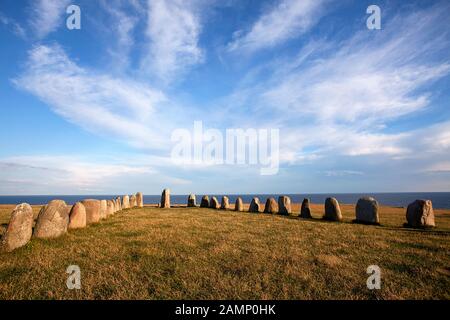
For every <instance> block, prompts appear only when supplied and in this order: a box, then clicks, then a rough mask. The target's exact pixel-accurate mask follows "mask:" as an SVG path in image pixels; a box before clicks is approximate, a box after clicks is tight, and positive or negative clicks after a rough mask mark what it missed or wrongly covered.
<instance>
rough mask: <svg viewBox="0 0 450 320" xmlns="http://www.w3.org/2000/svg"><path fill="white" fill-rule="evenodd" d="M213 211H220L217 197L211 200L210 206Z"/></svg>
mask: <svg viewBox="0 0 450 320" xmlns="http://www.w3.org/2000/svg"><path fill="white" fill-rule="evenodd" d="M209 207H210V208H211V209H220V203H219V200H217V198H216V197H212V198H211V203H210V206H209Z"/></svg>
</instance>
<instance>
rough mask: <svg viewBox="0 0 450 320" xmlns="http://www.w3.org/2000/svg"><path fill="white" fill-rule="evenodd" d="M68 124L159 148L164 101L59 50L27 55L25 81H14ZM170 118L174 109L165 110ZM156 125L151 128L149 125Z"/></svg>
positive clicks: (139, 85)
mask: <svg viewBox="0 0 450 320" xmlns="http://www.w3.org/2000/svg"><path fill="white" fill-rule="evenodd" d="M14 83H15V84H16V85H17V86H18V87H19V88H21V89H23V90H26V91H28V92H30V93H32V94H34V95H35V96H37V97H38V98H40V99H41V100H42V101H44V102H46V103H47V104H48V105H49V106H50V107H51V108H52V110H53V111H54V112H56V113H57V114H59V115H61V116H62V117H64V118H65V119H66V120H68V121H69V122H72V123H75V124H77V125H78V126H80V127H82V128H84V129H86V130H88V131H91V132H94V133H97V134H100V135H104V136H111V137H115V138H116V139H118V140H122V141H125V142H127V143H129V144H131V145H133V146H135V147H138V148H156V149H158V148H161V147H163V146H165V145H166V144H165V143H164V139H163V138H162V136H161V135H162V132H163V131H164V130H162V128H164V121H155V120H156V119H158V117H160V116H162V117H164V116H163V114H164V112H162V111H161V112H157V110H160V108H159V106H160V104H162V103H164V102H165V101H166V96H165V95H164V93H162V92H161V91H159V90H155V89H153V88H151V87H149V86H147V85H146V84H143V83H140V82H137V81H134V80H130V79H128V78H117V77H114V76H112V75H108V74H102V73H98V72H96V71H93V70H90V69H86V68H82V67H80V66H78V65H77V64H76V63H74V62H73V61H71V60H70V58H69V57H68V56H67V55H66V53H65V52H64V50H63V49H62V48H61V47H60V46H58V45H51V46H45V45H38V46H35V47H34V48H33V49H32V50H30V52H29V58H28V61H27V64H26V67H25V70H24V72H23V74H22V75H20V76H19V77H17V78H16V79H15V80H14ZM165 110H166V111H167V112H170V109H167V108H166V109H165ZM152 121H155V122H154V123H153V125H152V126H149V125H148V123H149V122H152Z"/></svg>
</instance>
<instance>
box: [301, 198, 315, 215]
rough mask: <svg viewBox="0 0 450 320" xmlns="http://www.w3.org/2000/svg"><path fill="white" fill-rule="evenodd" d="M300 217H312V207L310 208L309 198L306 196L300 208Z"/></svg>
mask: <svg viewBox="0 0 450 320" xmlns="http://www.w3.org/2000/svg"><path fill="white" fill-rule="evenodd" d="M300 218H305V219H311V218H312V216H311V209H310V208H309V199H307V198H305V199H303V202H302V208H301V209H300Z"/></svg>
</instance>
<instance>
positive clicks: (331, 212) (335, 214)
mask: <svg viewBox="0 0 450 320" xmlns="http://www.w3.org/2000/svg"><path fill="white" fill-rule="evenodd" d="M323 219H325V220H330V221H342V213H341V208H340V207H339V202H338V201H337V200H336V198H327V199H326V200H325V215H324V216H323Z"/></svg>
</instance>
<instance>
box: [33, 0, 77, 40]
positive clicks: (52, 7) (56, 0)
mask: <svg viewBox="0 0 450 320" xmlns="http://www.w3.org/2000/svg"><path fill="white" fill-rule="evenodd" d="M69 3H70V1H69V0H36V1H32V9H31V14H30V26H31V28H32V29H33V32H34V33H35V34H36V36H37V37H38V38H40V39H42V38H45V37H46V36H47V35H48V34H50V33H52V32H54V31H55V30H56V29H58V27H61V26H63V25H64V19H63V15H64V14H65V13H66V8H67V6H68V5H69Z"/></svg>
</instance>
